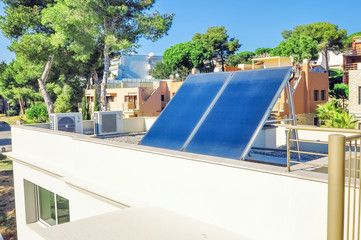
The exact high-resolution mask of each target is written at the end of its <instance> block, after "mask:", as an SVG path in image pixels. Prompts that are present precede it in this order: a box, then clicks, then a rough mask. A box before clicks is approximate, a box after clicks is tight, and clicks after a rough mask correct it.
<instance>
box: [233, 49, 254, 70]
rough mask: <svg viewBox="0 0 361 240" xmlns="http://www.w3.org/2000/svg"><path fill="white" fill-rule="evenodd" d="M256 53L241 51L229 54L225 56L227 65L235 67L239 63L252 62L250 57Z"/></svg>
mask: <svg viewBox="0 0 361 240" xmlns="http://www.w3.org/2000/svg"><path fill="white" fill-rule="evenodd" d="M255 56H256V54H255V53H254V52H251V51H243V52H240V53H237V54H234V55H230V56H228V57H227V61H226V63H227V66H230V67H237V66H238V64H241V63H252V58H254V57H255Z"/></svg>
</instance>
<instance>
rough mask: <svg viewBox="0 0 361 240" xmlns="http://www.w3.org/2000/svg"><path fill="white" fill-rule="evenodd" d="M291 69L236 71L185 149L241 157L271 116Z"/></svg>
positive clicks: (227, 156)
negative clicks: (258, 130)
mask: <svg viewBox="0 0 361 240" xmlns="http://www.w3.org/2000/svg"><path fill="white" fill-rule="evenodd" d="M290 71H291V67H287V68H272V69H264V70H256V71H238V72H235V74H234V75H233V76H232V79H231V81H230V82H229V84H228V85H227V87H226V88H225V89H224V91H223V93H222V94H221V96H220V97H219V99H218V101H217V102H216V103H215V105H214V106H213V108H212V109H211V111H210V112H209V114H208V115H207V117H206V118H205V120H204V122H203V123H202V124H201V125H200V127H199V129H198V130H197V131H196V133H195V135H194V137H193V138H192V140H191V141H190V142H189V144H188V146H187V147H186V148H185V151H187V152H193V153H200V154H207V155H213V156H219V157H226V158H234V159H240V157H241V156H242V154H243V153H244V151H245V150H246V147H247V146H248V145H249V143H250V142H251V140H252V139H253V135H254V134H255V133H256V132H257V131H256V130H257V129H259V128H260V127H262V126H263V124H264V121H265V120H266V119H267V118H268V116H269V114H270V112H271V110H272V108H273V106H274V104H275V103H276V100H277V98H278V97H279V95H280V94H281V92H282V90H283V89H284V87H285V86H286V84H287V81H288V79H289V76H290Z"/></svg>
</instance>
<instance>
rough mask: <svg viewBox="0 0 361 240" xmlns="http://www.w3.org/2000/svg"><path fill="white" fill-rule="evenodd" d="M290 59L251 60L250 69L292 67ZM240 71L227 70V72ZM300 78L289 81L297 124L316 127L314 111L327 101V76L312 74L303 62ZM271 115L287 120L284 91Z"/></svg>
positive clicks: (286, 100)
mask: <svg viewBox="0 0 361 240" xmlns="http://www.w3.org/2000/svg"><path fill="white" fill-rule="evenodd" d="M293 65H294V62H293V59H292V58H291V57H265V58H254V59H252V69H265V68H277V67H287V66H293ZM234 70H242V69H241V68H238V69H229V71H234ZM300 74H301V78H300V80H299V81H298V80H297V79H299V78H298V76H296V80H293V81H291V88H292V89H293V90H294V94H293V99H294V106H295V113H296V118H297V122H298V124H301V125H317V124H318V119H317V117H316V114H315V111H316V107H317V105H318V104H324V103H326V102H327V101H328V88H329V82H328V74H327V73H320V72H313V71H312V69H311V65H310V63H309V61H307V60H305V61H304V63H303V65H302V67H301V68H300ZM273 113H274V114H275V115H276V117H277V118H279V119H281V118H287V116H288V115H289V114H290V113H289V107H288V99H287V94H286V91H283V92H282V93H281V96H280V97H279V99H278V100H277V103H276V105H275V107H274V108H273Z"/></svg>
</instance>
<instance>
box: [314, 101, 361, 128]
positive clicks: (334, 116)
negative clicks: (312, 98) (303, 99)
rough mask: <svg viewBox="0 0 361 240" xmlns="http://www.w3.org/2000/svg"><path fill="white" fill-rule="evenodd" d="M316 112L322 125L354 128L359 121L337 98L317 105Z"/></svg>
mask: <svg viewBox="0 0 361 240" xmlns="http://www.w3.org/2000/svg"><path fill="white" fill-rule="evenodd" d="M316 113H317V116H318V117H319V119H320V120H321V124H322V125H321V126H322V127H330V128H348V129H354V128H355V126H356V123H357V122H358V121H357V120H355V118H354V115H350V114H349V113H348V112H347V111H345V110H344V109H343V108H342V107H340V105H339V103H338V101H337V100H332V101H330V102H327V103H325V104H319V105H317V109H316Z"/></svg>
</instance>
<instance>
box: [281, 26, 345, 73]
mask: <svg viewBox="0 0 361 240" xmlns="http://www.w3.org/2000/svg"><path fill="white" fill-rule="evenodd" d="M282 35H283V36H284V37H287V39H286V42H287V41H288V40H289V39H291V38H295V39H299V40H298V41H294V42H295V43H296V44H297V43H299V44H301V45H302V42H303V43H304V41H305V40H306V41H307V42H308V43H311V42H313V41H316V42H317V52H322V54H323V55H324V56H325V57H326V72H328V61H327V59H328V51H333V52H338V51H340V50H342V49H343V47H344V42H345V39H346V36H347V32H346V30H344V29H339V28H338V26H337V25H334V24H331V23H329V22H317V23H312V24H307V25H299V26H296V27H295V28H294V29H293V30H292V31H291V32H287V33H286V32H285V31H284V32H283V34H282ZM307 45H309V44H307ZM307 49H308V50H309V52H307V54H308V55H309V56H313V53H312V52H313V48H310V46H309V47H307V48H305V51H306V50H307ZM298 55H299V54H298Z"/></svg>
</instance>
